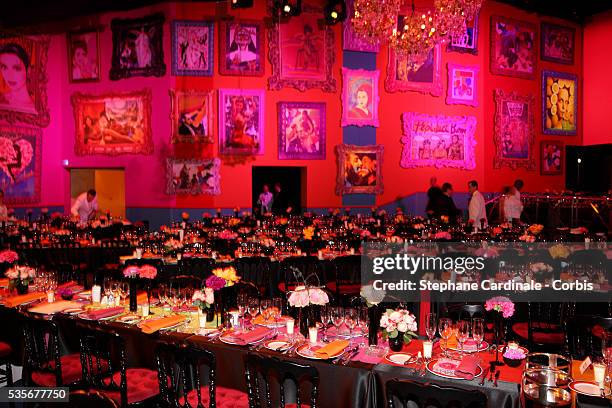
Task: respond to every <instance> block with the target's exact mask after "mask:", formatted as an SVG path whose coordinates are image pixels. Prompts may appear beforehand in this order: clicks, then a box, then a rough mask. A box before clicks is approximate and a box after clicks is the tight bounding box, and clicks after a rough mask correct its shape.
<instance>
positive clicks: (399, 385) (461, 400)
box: [385, 379, 487, 408]
mask: <svg viewBox="0 0 612 408" xmlns="http://www.w3.org/2000/svg"><path fill="white" fill-rule="evenodd" d="M385 398H386V401H387V408H410V407H414V406H417V407H427V408H486V407H487V396H486V394H484V393H483V392H481V391H479V390H465V389H462V388H457V387H450V386H441V385H437V384H433V383H424V384H422V383H418V382H414V381H410V380H400V379H392V380H389V381H387V382H386V383H385Z"/></svg>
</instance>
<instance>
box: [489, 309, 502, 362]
mask: <svg viewBox="0 0 612 408" xmlns="http://www.w3.org/2000/svg"><path fill="white" fill-rule="evenodd" d="M493 330H494V333H493V334H494V343H495V360H494V361H491V362H490V364H492V365H495V366H497V367H499V366H503V365H504V363H503V362H502V361H500V360H499V351H500V349H501V348H502V343H503V337H504V336H505V330H504V319H503V318H502V315H501V313H499V312H498V313H495V327H494V328H493Z"/></svg>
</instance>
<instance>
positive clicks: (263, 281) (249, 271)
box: [234, 256, 273, 297]
mask: <svg viewBox="0 0 612 408" xmlns="http://www.w3.org/2000/svg"><path fill="white" fill-rule="evenodd" d="M234 268H236V272H237V273H238V276H240V277H241V281H242V282H250V283H252V284H254V285H255V286H256V287H257V289H258V290H259V294H260V295H261V296H266V297H270V296H272V293H271V289H272V288H271V287H270V282H271V280H272V278H273V276H272V261H270V258H268V257H265V256H249V257H243V258H236V259H235V260H234Z"/></svg>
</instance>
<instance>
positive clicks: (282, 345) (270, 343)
mask: <svg viewBox="0 0 612 408" xmlns="http://www.w3.org/2000/svg"><path fill="white" fill-rule="evenodd" d="M290 345H291V343H290V342H288V341H286V340H267V341H264V343H263V346H264V347H265V348H267V349H268V350H272V351H283V350H285V349H287V348H288V347H289V346H290Z"/></svg>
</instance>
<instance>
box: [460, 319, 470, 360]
mask: <svg viewBox="0 0 612 408" xmlns="http://www.w3.org/2000/svg"><path fill="white" fill-rule="evenodd" d="M468 337H470V322H469V320H459V321H458V322H457V341H458V342H459V350H461V355H462V356H463V344H464V343H465V341H466V340H467V339H468Z"/></svg>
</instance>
